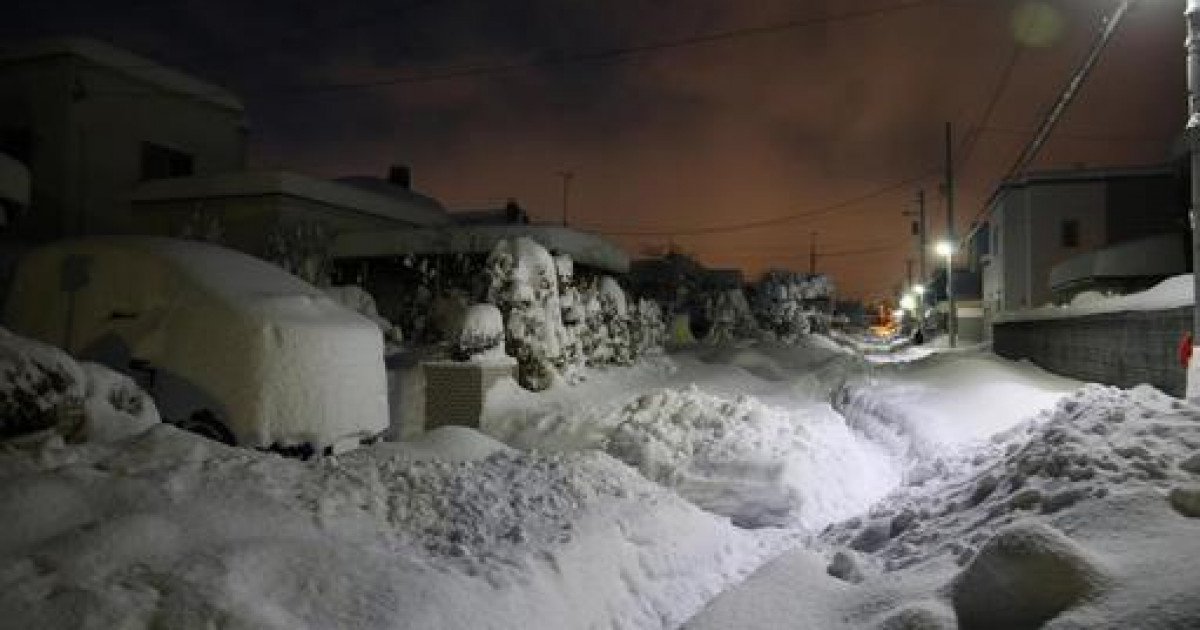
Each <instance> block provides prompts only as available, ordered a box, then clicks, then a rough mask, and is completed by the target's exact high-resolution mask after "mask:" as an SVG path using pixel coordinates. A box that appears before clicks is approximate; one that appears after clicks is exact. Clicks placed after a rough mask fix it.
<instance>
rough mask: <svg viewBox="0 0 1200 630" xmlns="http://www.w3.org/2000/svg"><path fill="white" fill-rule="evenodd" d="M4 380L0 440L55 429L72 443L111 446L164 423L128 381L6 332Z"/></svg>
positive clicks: (1, 338) (1, 358) (0, 336)
mask: <svg viewBox="0 0 1200 630" xmlns="http://www.w3.org/2000/svg"><path fill="white" fill-rule="evenodd" d="M0 375H3V376H2V378H0V437H4V436H13V435H19V434H22V433H30V432H34V431H39V430H43V429H50V428H56V429H57V430H58V431H59V432H60V433H61V434H63V435H64V436H65V437H67V438H68V439H71V440H74V441H97V442H112V441H117V440H120V439H123V438H125V437H127V436H129V435H133V434H136V433H140V432H142V431H144V430H146V429H147V428H149V427H151V426H153V425H154V424H157V423H158V422H159V421H160V420H159V417H158V411H157V409H156V408H155V406H154V402H153V401H152V400H151V399H150V397H149V396H147V395H146V393H145V392H144V391H142V389H141V388H140V387H138V386H137V384H136V383H134V382H133V381H132V380H130V379H129V378H128V377H126V376H124V375H122V374H118V373H116V372H113V371H112V370H109V369H108V368H106V367H104V366H101V365H97V364H94V363H76V362H75V360H74V359H72V358H71V357H70V356H69V355H67V353H65V352H63V351H62V350H59V349H58V348H55V347H53V346H49V345H46V344H44V343H41V342H38V341H34V340H32V339H27V338H24V337H21V336H19V335H14V334H12V333H11V332H9V331H7V330H5V329H3V328H0ZM72 410H77V413H78V417H72Z"/></svg>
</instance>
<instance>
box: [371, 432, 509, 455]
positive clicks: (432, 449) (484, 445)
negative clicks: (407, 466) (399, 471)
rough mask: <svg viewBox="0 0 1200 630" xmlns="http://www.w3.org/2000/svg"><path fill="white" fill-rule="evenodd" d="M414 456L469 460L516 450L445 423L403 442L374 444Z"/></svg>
mask: <svg viewBox="0 0 1200 630" xmlns="http://www.w3.org/2000/svg"><path fill="white" fill-rule="evenodd" d="M377 448H378V449H380V450H384V451H391V452H394V453H395V454H397V455H402V456H405V457H408V458H410V459H414V460H441V461H447V462H473V461H480V460H484V459H487V458H488V457H489V456H491V455H493V454H495V453H508V454H512V453H515V452H516V451H515V450H513V449H511V448H509V447H508V446H506V445H505V444H504V443H503V442H500V441H498V440H494V439H492V438H490V437H488V436H486V435H484V434H482V433H480V432H478V431H476V430H474V429H470V428H467V427H459V426H454V425H446V426H443V427H438V428H436V429H434V430H432V431H426V432H425V433H422V434H421V435H419V436H417V437H416V438H415V439H413V440H411V441H407V442H388V443H384V444H381V445H379V446H378V447H377Z"/></svg>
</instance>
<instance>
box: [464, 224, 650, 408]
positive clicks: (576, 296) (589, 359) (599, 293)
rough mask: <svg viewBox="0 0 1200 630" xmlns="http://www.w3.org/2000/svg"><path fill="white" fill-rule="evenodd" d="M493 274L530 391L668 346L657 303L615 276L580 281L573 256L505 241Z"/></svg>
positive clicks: (491, 298)
mask: <svg viewBox="0 0 1200 630" xmlns="http://www.w3.org/2000/svg"><path fill="white" fill-rule="evenodd" d="M486 276H487V278H488V288H487V291H486V298H485V299H486V301H488V302H490V303H492V304H495V305H496V306H497V307H498V308H499V310H500V312H501V313H502V315H503V317H504V326H505V333H506V334H505V337H506V340H507V345H508V353H509V354H510V355H512V356H513V357H514V358H516V359H517V363H518V366H519V369H518V380H519V381H520V383H521V384H522V385H523V386H525V387H527V388H529V389H533V390H541V389H545V388H547V387H549V386H550V385H551V383H553V382H554V381H555V380H556V379H562V380H564V381H566V382H568V383H573V382H577V381H578V380H579V379H580V378H582V373H581V369H582V368H583V367H584V366H585V365H587V366H603V365H612V364H617V365H629V364H631V363H632V362H633V361H634V360H635V359H636V358H637V357H638V355H639V354H640V353H642V352H651V351H653V350H655V349H657V348H660V347H661V344H662V339H663V335H664V329H663V322H662V313H661V311H660V310H659V309H658V307H657V305H652V303H651V302H649V301H645V304H646V305H648V306H646V308H645V309H643V308H642V304H640V303H637V302H634V301H633V300H632V299H631V298H630V297H629V296H628V295H626V293H625V291H624V289H622V288H621V285H620V284H618V283H617V281H616V280H615V279H613V278H612V277H610V276H601V277H592V278H581V279H577V278H576V277H575V272H574V263H573V261H572V260H571V258H570V257H569V256H566V255H563V254H560V255H558V256H551V255H550V253H549V252H548V251H547V250H546V249H545V248H544V247H542V246H541V245H539V244H538V243H536V242H535V241H533V240H531V239H529V238H525V237H522V238H516V239H512V240H507V241H501V242H500V243H498V244H497V245H496V247H495V248H494V249H493V250H492V253H491V255H490V256H489V257H488V262H487V266H486ZM643 310H644V314H643Z"/></svg>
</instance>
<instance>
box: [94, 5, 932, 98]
mask: <svg viewBox="0 0 1200 630" xmlns="http://www.w3.org/2000/svg"><path fill="white" fill-rule="evenodd" d="M947 1H948V0H907V1H904V2H898V3H896V4H892V5H888V6H882V7H875V8H871V9H859V10H855V11H846V12H844V13H839V14H837V15H827V16H822V17H815V18H803V19H794V20H788V21H785V22H780V23H778V24H770V25H761V26H748V27H742V28H734V29H725V30H720V31H711V32H708V33H702V34H699V35H691V36H688V37H680V38H676V39H666V40H661V41H657V42H649V43H645V44H635V45H630V46H620V47H612V48H605V49H601V50H592V51H579V52H573V53H572V52H566V53H561V54H544V55H542V56H541V57H540V58H536V59H527V60H521V61H509V62H503V63H496V64H485V65H470V66H457V67H449V68H444V69H441V70H435V71H431V72H425V73H420V74H411V75H401V76H392V77H386V78H379V79H371V80H364V81H344V82H329V83H320V84H308V85H292V86H287V85H276V86H263V87H261V88H251V89H250V90H247V91H248V92H249V93H261V92H271V93H287V94H320V93H328V92H339V91H346V90H360V89H372V88H380V87H388V86H395V85H411V84H415V83H430V82H435V81H448V80H452V79H463V78H475V77H484V76H492V75H500V74H509V73H513V72H518V71H521V70H529V69H533V68H539V67H557V66H566V65H573V64H586V63H600V62H605V61H611V60H614V59H620V58H623V57H631V56H635V55H643V54H651V53H658V52H664V51H668V50H673V49H678V48H689V47H695V46H703V45H708V44H715V43H720V42H724V41H732V40H739V39H747V38H753V37H763V36H767V35H773V34H776V33H780V32H784V31H789V30H796V29H801V28H807V27H811V26H819V25H824V24H833V23H837V22H847V21H852V20H861V19H865V18H870V17H874V16H878V15H885V14H888V13H895V12H900V11H906V10H910V9H916V8H921V7H926V6H930V5H933V4H940V3H944V2H947ZM104 94H107V95H118V94H125V95H150V94H153V92H148V91H128V92H116V91H113V92H105V93H104Z"/></svg>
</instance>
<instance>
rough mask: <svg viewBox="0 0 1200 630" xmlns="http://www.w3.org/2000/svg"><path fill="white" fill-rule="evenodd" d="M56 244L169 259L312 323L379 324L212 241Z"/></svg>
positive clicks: (192, 274)
mask: <svg viewBox="0 0 1200 630" xmlns="http://www.w3.org/2000/svg"><path fill="white" fill-rule="evenodd" d="M50 247H51V248H59V249H61V250H63V251H64V252H72V251H80V252H81V253H87V254H89V255H98V256H103V255H105V254H106V253H112V254H116V255H119V254H128V253H131V252H136V253H139V254H144V255H146V256H148V257H151V258H155V259H158V261H159V262H161V263H163V264H166V265H169V266H170V267H171V268H172V269H173V270H174V271H176V272H177V273H179V274H180V275H182V276H185V277H186V278H188V279H189V280H191V281H192V283H194V284H195V285H196V286H197V287H198V288H200V289H202V290H203V291H204V292H205V293H206V294H209V295H210V296H212V297H215V298H217V299H219V300H221V301H223V302H226V303H228V304H230V305H233V306H235V307H238V308H239V309H240V310H243V311H251V312H255V313H258V314H261V315H264V316H270V317H272V318H281V317H282V318H287V319H289V320H294V321H295V320H299V321H308V322H311V323H317V322H325V323H329V324H336V325H352V326H366V327H372V328H374V326H375V325H374V324H373V323H371V322H369V321H368V320H366V319H365V318H363V317H361V316H360V315H358V314H357V313H354V312H352V311H350V310H349V309H346V308H344V307H342V306H341V305H339V304H338V303H337V302H336V301H334V300H333V299H331V298H330V297H329V296H328V295H326V294H325V293H324V292H323V291H321V290H320V289H318V288H317V287H314V286H313V285H311V284H309V283H307V282H305V281H304V280H301V279H300V278H298V277H296V276H293V275H292V274H290V273H288V272H286V271H284V270H283V269H282V268H280V267H278V266H276V265H274V264H272V263H269V262H267V261H265V260H261V259H258V258H255V257H253V256H250V255H248V254H244V253H242V252H239V251H234V250H232V249H227V248H224V247H219V246H216V245H211V244H208V243H202V242H199V241H188V240H182V239H173V238H164V237H155V236H93V237H86V238H79V239H72V240H69V241H62V242H59V243H56V244H53V245H51V246H50ZM131 281H134V280H131Z"/></svg>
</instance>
